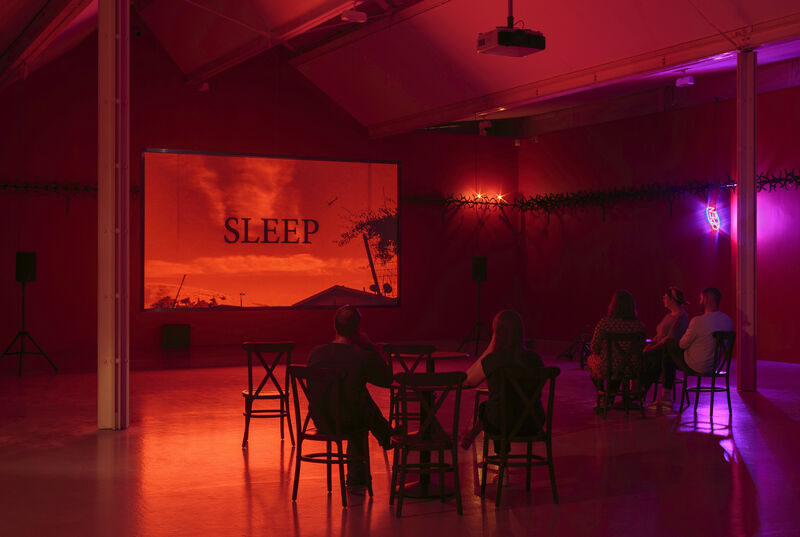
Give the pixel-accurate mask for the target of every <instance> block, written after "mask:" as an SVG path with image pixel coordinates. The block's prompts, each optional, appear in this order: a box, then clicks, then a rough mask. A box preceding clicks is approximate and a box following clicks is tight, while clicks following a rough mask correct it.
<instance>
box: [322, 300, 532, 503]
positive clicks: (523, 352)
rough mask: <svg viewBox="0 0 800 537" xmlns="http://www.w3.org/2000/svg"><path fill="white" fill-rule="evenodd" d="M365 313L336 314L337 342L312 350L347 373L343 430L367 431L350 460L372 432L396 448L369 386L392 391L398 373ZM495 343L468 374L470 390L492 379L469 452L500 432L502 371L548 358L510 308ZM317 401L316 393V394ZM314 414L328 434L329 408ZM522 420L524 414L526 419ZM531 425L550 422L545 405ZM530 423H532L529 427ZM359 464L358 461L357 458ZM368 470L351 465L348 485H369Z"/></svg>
mask: <svg viewBox="0 0 800 537" xmlns="http://www.w3.org/2000/svg"><path fill="white" fill-rule="evenodd" d="M360 323H361V314H360V313H359V311H358V310H357V309H356V308H354V307H353V306H342V307H341V308H339V309H338V310H337V311H336V314H335V315H334V328H335V330H336V336H335V338H334V340H333V342H331V343H328V344H326V345H321V346H319V347H316V348H314V349H313V350H312V351H311V355H310V356H309V359H308V366H309V367H314V366H321V367H335V368H339V369H343V370H345V371H346V372H347V376H346V377H345V380H344V386H343V390H342V392H343V393H341V394H340V400H339V401H338V403H339V405H340V406H339V408H340V409H341V411H340V415H341V416H344V417H346V419H347V423H343V424H340V425H341V426H342V428H343V429H348V430H359V429H360V430H363V431H365V432H363V433H362V434H361V437H358V438H356V437H352V438H349V439H348V442H347V454H348V456H356V457H358V456H363V455H366V454H367V451H366V450H367V449H368V442H367V432H366V430H367V429H368V430H369V432H371V433H372V434H373V436H374V437H375V438H376V439H377V441H378V443H379V444H380V446H381V447H382V448H383V449H385V450H388V449H391V435H392V429H391V428H390V426H389V422H388V421H387V420H386V418H385V417H384V416H383V414H382V412H381V410H380V408H379V407H378V405H377V404H376V403H375V401H374V400H373V399H372V397H371V396H370V394H369V391H368V390H367V384H373V385H376V386H382V387H388V386H390V385H391V383H392V378H393V376H392V375H393V373H392V369H391V366H390V365H389V362H388V360H386V357H385V356H384V355H383V350H382V349H380V348H378V347H377V346H376V345H374V344H373V343H372V342H371V341H370V339H369V338H368V337H367V335H366V334H365V333H364V332H363V331H361V330H360ZM492 329H493V334H492V339H491V341H490V342H489V345H488V347H487V349H486V351H485V352H484V353H483V354H482V355H481V356H480V358H478V360H476V361H475V363H474V364H473V365H472V366H471V367H470V368H469V369H468V371H467V379H466V381H465V382H464V385H463V386H464V387H468V388H469V387H476V386H478V385H479V384H481V383H482V382H483V381H484V380H486V379H488V385H489V398H488V400H487V401H484V402H483V403H481V406H480V412H479V416H480V417H479V419H478V421H477V423H476V424H475V425H474V426H473V428H472V430H470V431H469V432H468V433H467V434H466V435H465V437H464V441H463V442H462V447H464V448H467V447H468V446H469V445H470V444H471V443H472V441H473V440H474V438H475V437H476V436H477V435H478V434H479V433H480V431H481V430H482V429H483V430H487V431H490V432H492V431H498V429H499V425H498V421H499V419H500V415H501V413H502V412H503V409H502V408H501V405H502V402H501V401H499V400H498V393H499V387H497V386H495V385H494V384H495V382H496V381H495V379H496V377H495V376H494V375H493V374H494V373H495V372H496V371H498V370H499V369H501V368H504V367H518V368H523V369H535V368H538V367H542V365H543V363H542V359H541V358H540V357H539V355H538V354H536V353H535V352H532V351H530V350H527V349H526V348H525V347H524V343H523V342H524V333H523V326H522V319H521V317H520V316H519V314H518V313H517V312H515V311H511V310H505V311H501V312H500V313H498V314H497V315H496V316H495V318H494V321H493V323H492ZM310 398H311V399H314V398H315V396H314V395H310ZM309 413H310V414H311V418H312V419H313V421H314V424H315V426H316V427H317V428H318V429H320V430H322V431H324V429H325V428H326V424H328V423H330V419H329V417H328V416H326V406H325V405H322V404H317V405H314V404H311V405H310V406H309ZM520 416H522V415H520ZM533 421H536V422H538V424H531V427H536V426H539V427H541V425H540V424H542V423H543V421H544V409H543V408H542V406H541V402H539V404H538V407H537V408H536V409H534V416H533ZM526 425H527V424H526ZM356 460H357V459H356ZM366 481H367V471H366V467H365V465H364V464H363V463H360V462H354V461H350V462H348V467H347V480H346V483H347V486H348V487H359V486H363V485H366V484H367V483H366Z"/></svg>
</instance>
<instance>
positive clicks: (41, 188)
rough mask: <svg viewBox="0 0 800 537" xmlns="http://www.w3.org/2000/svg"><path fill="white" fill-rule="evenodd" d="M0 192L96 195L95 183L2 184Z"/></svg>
mask: <svg viewBox="0 0 800 537" xmlns="http://www.w3.org/2000/svg"><path fill="white" fill-rule="evenodd" d="M0 192H10V193H12V194H66V195H68V196H78V195H81V194H91V195H93V196H96V195H97V183H94V184H86V183H59V182H56V181H53V182H52V183H29V182H21V183H19V182H2V183H0ZM138 193H139V187H138V186H132V187H131V194H134V195H136V194H138Z"/></svg>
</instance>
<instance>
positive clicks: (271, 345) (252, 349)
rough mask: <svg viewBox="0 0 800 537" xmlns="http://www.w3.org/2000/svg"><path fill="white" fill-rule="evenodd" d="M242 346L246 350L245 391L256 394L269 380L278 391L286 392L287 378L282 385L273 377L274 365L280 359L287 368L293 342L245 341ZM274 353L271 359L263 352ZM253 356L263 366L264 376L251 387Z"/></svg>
mask: <svg viewBox="0 0 800 537" xmlns="http://www.w3.org/2000/svg"><path fill="white" fill-rule="evenodd" d="M242 348H243V349H244V350H246V351H247V391H248V392H249V393H250V395H258V394H259V393H261V390H262V389H264V385H266V383H267V381H269V380H271V381H272V383H273V385H274V386H275V389H276V390H277V391H278V392H279V393H280V394H284V393H286V390H287V389H288V387H289V378H288V376H285V377H284V379H283V386H281V383H280V382H279V381H278V379H277V378H276V377H275V367H277V365H278V364H279V363H281V362H282V361H283V362H285V363H286V367H287V368H288V367H289V366H290V365H291V364H292V350H294V348H295V344H294V343H293V342H289V341H282V342H264V341H246V342H244V343H242ZM270 353H275V356H273V357H272V359H271V361H270V360H269V359H268V357H265V356H264V355H265V354H270ZM253 356H255V357H256V358H257V359H258V361H259V362H261V365H262V366H263V367H264V372H265V375H264V378H263V379H261V382H260V383H259V384H258V386H257V387H256V388H255V390H254V389H253Z"/></svg>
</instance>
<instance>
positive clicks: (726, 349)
mask: <svg viewBox="0 0 800 537" xmlns="http://www.w3.org/2000/svg"><path fill="white" fill-rule="evenodd" d="M711 335H712V336H714V341H715V343H716V345H714V374H715V375H726V374H727V373H728V369H729V368H730V367H731V358H732V357H733V344H734V343H735V342H736V332H723V331H718V332H713V333H712V334H711Z"/></svg>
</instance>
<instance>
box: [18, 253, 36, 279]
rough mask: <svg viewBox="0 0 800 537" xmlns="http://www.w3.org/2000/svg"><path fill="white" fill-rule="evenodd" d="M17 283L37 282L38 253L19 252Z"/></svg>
mask: <svg viewBox="0 0 800 537" xmlns="http://www.w3.org/2000/svg"><path fill="white" fill-rule="evenodd" d="M17 281H18V282H35V281H36V252H17Z"/></svg>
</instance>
